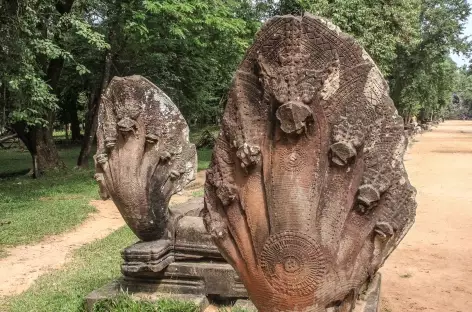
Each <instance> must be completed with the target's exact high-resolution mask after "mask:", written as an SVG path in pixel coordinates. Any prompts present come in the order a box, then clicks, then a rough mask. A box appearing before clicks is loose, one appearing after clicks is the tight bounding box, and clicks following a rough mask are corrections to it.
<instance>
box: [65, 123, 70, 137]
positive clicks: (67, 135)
mask: <svg viewBox="0 0 472 312" xmlns="http://www.w3.org/2000/svg"><path fill="white" fill-rule="evenodd" d="M64 130H65V132H66V140H69V124H68V123H66V124H65V125H64Z"/></svg>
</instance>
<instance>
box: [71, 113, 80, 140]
mask: <svg viewBox="0 0 472 312" xmlns="http://www.w3.org/2000/svg"><path fill="white" fill-rule="evenodd" d="M70 131H71V134H72V141H74V142H76V141H80V122H79V117H78V116H77V106H76V107H75V109H73V110H72V111H71V112H70Z"/></svg>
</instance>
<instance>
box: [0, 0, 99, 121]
mask: <svg viewBox="0 0 472 312" xmlns="http://www.w3.org/2000/svg"><path fill="white" fill-rule="evenodd" d="M80 13H81V12H73V13H71V14H62V15H61V14H58V11H57V9H56V1H52V0H46V1H26V0H20V1H9V2H2V4H1V5H0V18H1V19H2V24H1V25H0V32H1V33H2V37H1V38H0V46H2V49H1V50H0V84H1V85H2V86H3V87H4V88H5V89H4V90H3V91H4V92H3V93H4V95H5V99H4V101H1V102H0V104H1V105H2V106H3V107H4V109H5V110H6V111H7V112H8V113H9V122H10V123H14V122H18V121H23V122H25V123H26V124H28V125H30V126H36V125H47V123H48V121H49V120H48V118H45V117H44V116H45V115H48V114H49V113H50V112H53V111H55V110H57V108H58V105H57V104H58V99H57V93H56V92H55V90H53V88H51V85H50V83H51V82H50V81H48V78H47V70H48V64H49V61H51V60H57V59H61V60H64V62H66V64H68V63H70V64H73V66H74V68H75V69H76V71H77V72H78V74H80V75H84V74H86V73H88V72H89V70H88V69H87V68H86V67H85V66H84V65H83V64H81V63H80V62H78V61H77V59H76V56H75V55H74V54H73V53H72V51H71V50H70V49H68V48H69V47H68V46H67V44H66V41H67V40H66V39H67V38H68V37H70V36H71V35H76V36H79V37H81V38H85V40H87V42H88V43H89V45H88V46H89V48H97V49H104V48H107V47H108V44H107V43H106V42H104V40H103V36H102V35H100V34H97V33H95V32H94V31H93V30H91V27H90V25H89V24H87V23H84V22H83V21H82V18H81V17H80ZM73 31H74V32H73Z"/></svg>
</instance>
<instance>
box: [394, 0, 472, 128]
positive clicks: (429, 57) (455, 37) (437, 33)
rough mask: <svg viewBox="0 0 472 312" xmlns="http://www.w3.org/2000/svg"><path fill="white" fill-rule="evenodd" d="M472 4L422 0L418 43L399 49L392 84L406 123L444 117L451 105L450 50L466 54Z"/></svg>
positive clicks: (454, 68) (468, 43)
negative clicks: (414, 119) (466, 25)
mask: <svg viewBox="0 0 472 312" xmlns="http://www.w3.org/2000/svg"><path fill="white" fill-rule="evenodd" d="M469 15H470V5H469V4H468V3H467V1H465V0H422V2H421V11H420V15H419V27H420V33H419V36H418V40H416V41H414V42H413V43H410V44H405V45H401V46H399V47H398V48H397V58H396V62H395V66H394V69H393V71H392V75H391V77H390V85H391V89H392V98H393V100H394V102H395V104H396V105H397V108H398V109H399V111H400V112H401V113H402V114H403V116H404V117H405V119H406V120H409V119H410V117H412V116H415V115H417V114H418V113H420V116H419V117H420V118H421V119H423V120H431V119H434V118H436V117H439V116H441V115H442V114H443V112H444V110H445V108H446V106H448V105H450V104H451V101H452V91H453V89H454V88H455V87H454V86H453V85H452V84H453V83H454V79H453V78H454V72H455V70H456V65H455V64H454V63H452V61H451V60H450V59H449V53H450V51H456V52H463V53H467V52H468V51H469V50H470V42H469V41H468V39H467V38H466V37H463V35H462V32H463V30H464V28H465V23H466V21H467V17H468V16H469Z"/></svg>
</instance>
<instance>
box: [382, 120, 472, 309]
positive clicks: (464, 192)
mask: <svg viewBox="0 0 472 312" xmlns="http://www.w3.org/2000/svg"><path fill="white" fill-rule="evenodd" d="M405 160H406V162H405V164H406V167H407V170H408V174H409V176H410V181H411V183H412V184H413V185H414V186H415V187H416V188H417V190H418V196H417V201H418V210H417V217H416V223H415V225H414V226H413V228H412V229H411V230H410V232H409V233H408V235H407V236H406V237H405V239H404V240H403V242H402V243H401V244H400V246H399V247H398V249H397V250H396V251H395V252H394V253H393V255H392V256H391V258H390V259H388V260H387V263H386V265H385V267H384V268H383V269H382V272H383V283H382V287H383V289H382V312H416V311H438V312H439V311H440V312H470V311H472V122H471V121H448V122H446V123H444V124H441V125H440V126H439V127H438V128H436V129H434V130H433V131H432V132H427V133H424V134H423V135H421V136H420V137H418V142H416V143H415V144H414V145H413V147H412V148H411V150H410V151H409V152H408V153H407V155H406V156H405Z"/></svg>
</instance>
